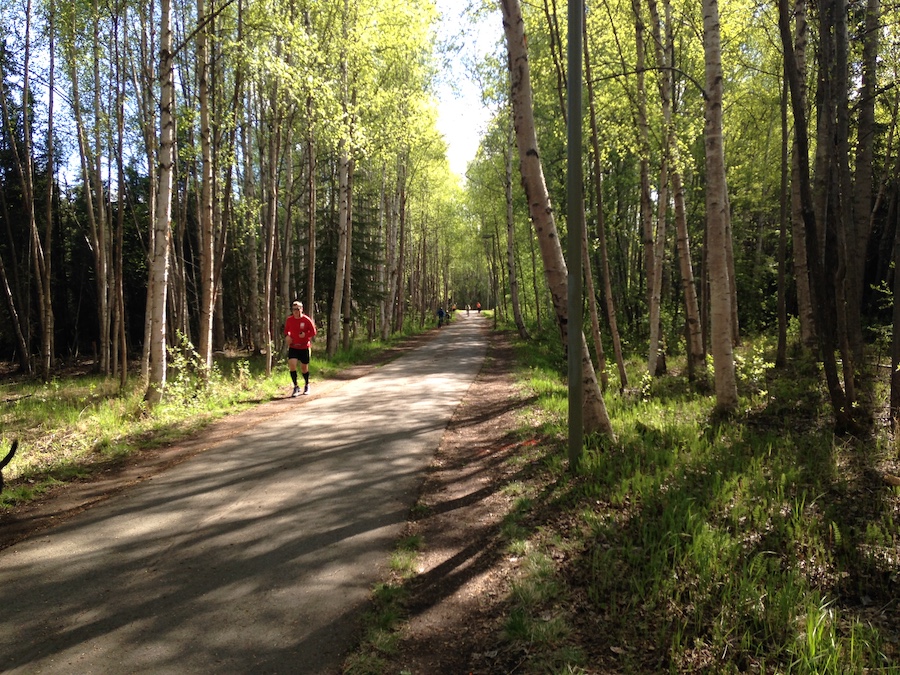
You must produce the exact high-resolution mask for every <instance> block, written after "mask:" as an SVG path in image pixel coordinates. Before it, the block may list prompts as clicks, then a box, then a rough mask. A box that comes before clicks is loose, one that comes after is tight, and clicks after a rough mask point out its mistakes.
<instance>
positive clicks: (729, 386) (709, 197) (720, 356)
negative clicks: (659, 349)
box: [703, 0, 738, 412]
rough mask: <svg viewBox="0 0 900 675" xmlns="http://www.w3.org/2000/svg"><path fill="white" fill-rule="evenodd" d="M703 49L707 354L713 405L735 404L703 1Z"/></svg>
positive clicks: (715, 84) (712, 32)
mask: <svg viewBox="0 0 900 675" xmlns="http://www.w3.org/2000/svg"><path fill="white" fill-rule="evenodd" d="M703 51H704V53H705V55H706V95H707V99H706V133H705V134H704V136H705V141H706V180H707V183H706V218H707V230H708V232H709V271H710V304H711V310H712V311H711V319H712V353H713V365H714V367H715V383H716V407H717V408H718V409H719V410H720V411H723V412H731V411H733V410H734V409H735V408H737V403H738V396H737V382H736V379H735V371H734V354H733V352H732V343H731V335H732V329H731V315H732V314H731V281H730V279H729V274H728V261H727V247H728V246H729V242H728V220H729V218H730V216H729V213H728V196H727V195H728V191H727V186H726V182H725V152H724V148H723V144H722V57H721V54H722V52H721V46H720V41H719V5H718V2H717V0H703Z"/></svg>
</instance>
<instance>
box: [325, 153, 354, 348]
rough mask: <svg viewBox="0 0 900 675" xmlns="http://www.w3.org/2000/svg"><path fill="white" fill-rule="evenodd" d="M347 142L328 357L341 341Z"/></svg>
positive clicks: (340, 182) (342, 165) (340, 161)
mask: <svg viewBox="0 0 900 675" xmlns="http://www.w3.org/2000/svg"><path fill="white" fill-rule="evenodd" d="M347 145H348V143H347V141H346V140H342V141H341V149H340V151H339V155H340V156H339V159H338V232H337V240H338V249H337V259H336V261H335V275H334V294H333V297H332V301H331V313H330V314H329V319H328V340H327V343H326V350H327V353H328V356H334V355H335V354H336V353H337V350H338V345H339V344H340V341H341V318H342V316H343V315H342V309H343V302H344V275H345V274H346V273H347V248H348V246H349V242H348V240H347V238H348V228H349V218H350V213H349V207H350V205H349V191H350V157H349V156H348V154H347V153H348V150H347Z"/></svg>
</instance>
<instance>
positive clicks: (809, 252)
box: [778, 0, 851, 430]
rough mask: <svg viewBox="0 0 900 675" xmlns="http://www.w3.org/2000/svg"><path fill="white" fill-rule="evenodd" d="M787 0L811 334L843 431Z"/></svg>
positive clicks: (784, 26)
mask: <svg viewBox="0 0 900 675" xmlns="http://www.w3.org/2000/svg"><path fill="white" fill-rule="evenodd" d="M787 3H788V0H779V3H778V28H779V32H780V33H781V41H782V46H783V47H784V55H785V70H786V72H787V74H788V83H789V84H790V89H791V107H792V110H793V114H794V134H795V139H796V142H795V148H796V150H797V153H796V157H797V160H798V161H797V167H798V177H799V188H800V204H801V212H802V216H803V223H804V229H805V233H804V234H805V239H806V258H807V261H808V263H809V265H810V280H811V282H812V283H811V284H810V290H813V289H815V292H814V293H813V295H812V300H813V303H814V305H815V307H816V312H815V313H814V315H813V317H814V331H815V334H817V335H818V338H819V344H820V350H821V357H822V365H823V370H824V371H825V381H826V384H827V386H828V393H829V396H830V397H831V406H832V410H833V412H834V416H835V426H836V427H837V429H838V430H845V429H848V428H850V426H851V418H850V413H849V410H848V409H847V402H846V398H845V396H844V391H843V389H842V388H841V384H840V379H839V377H838V372H837V363H836V362H835V358H834V353H835V344H834V338H833V333H832V332H831V331H829V330H822V327H821V326H820V325H819V323H820V321H821V320H822V319H824V317H825V316H826V314H827V313H826V307H827V298H826V293H827V292H828V288H827V287H826V281H825V273H824V270H823V269H822V263H821V261H820V259H819V240H818V233H817V223H816V214H815V209H814V207H813V198H812V191H811V188H810V179H809V139H808V137H807V133H806V128H807V127H806V108H805V106H804V98H803V93H802V90H801V77H800V75H801V72H800V69H799V64H798V62H797V59H796V57H795V54H794V48H793V41H792V38H791V29H790V11H789V8H788V5H787Z"/></svg>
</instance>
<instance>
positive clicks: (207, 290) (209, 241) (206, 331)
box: [197, 0, 216, 372]
mask: <svg viewBox="0 0 900 675" xmlns="http://www.w3.org/2000/svg"><path fill="white" fill-rule="evenodd" d="M197 23H198V24H199V26H200V29H199V34H198V36H197V80H198V83H197V85H198V86H197V89H198V91H197V94H198V98H199V103H200V209H199V211H200V213H199V214H198V215H199V224H198V225H199V231H198V242H199V248H200V252H199V257H200V313H199V314H200V325H199V332H200V335H199V341H198V344H199V353H200V358H201V359H202V360H203V363H204V364H206V369H207V372H208V371H209V370H210V369H211V368H212V363H213V362H212V352H213V349H212V342H213V340H212V335H213V313H214V311H215V291H216V287H215V235H214V228H215V226H214V224H213V189H212V188H213V159H212V133H211V127H210V111H209V90H210V85H209V78H210V66H209V33H210V30H211V27H210V19H209V17H207V15H206V1H205V0H197Z"/></svg>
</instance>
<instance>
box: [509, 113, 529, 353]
mask: <svg viewBox="0 0 900 675" xmlns="http://www.w3.org/2000/svg"><path fill="white" fill-rule="evenodd" d="M511 115H512V107H510V116H511ZM513 134H514V130H513V127H512V120H510V125H509V136H508V138H507V142H506V152H504V153H503V158H504V162H505V169H506V172H505V177H504V183H503V185H504V188H505V194H506V265H507V268H508V270H509V294H510V296H511V298H512V308H513V318H514V319H515V322H516V329H517V330H518V331H519V337H521V338H522V339H523V340H528V339H529V337H528V329H526V328H525V321H524V319H523V318H522V309H521V307H520V305H519V279H518V277H517V276H516V257H515V242H516V221H515V215H514V211H513V191H512V190H513V188H512V169H513V167H512V152H513V145H514V144H515V142H516V139H515V136H514V135H513Z"/></svg>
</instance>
